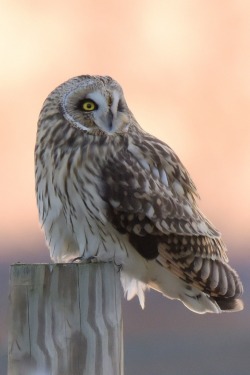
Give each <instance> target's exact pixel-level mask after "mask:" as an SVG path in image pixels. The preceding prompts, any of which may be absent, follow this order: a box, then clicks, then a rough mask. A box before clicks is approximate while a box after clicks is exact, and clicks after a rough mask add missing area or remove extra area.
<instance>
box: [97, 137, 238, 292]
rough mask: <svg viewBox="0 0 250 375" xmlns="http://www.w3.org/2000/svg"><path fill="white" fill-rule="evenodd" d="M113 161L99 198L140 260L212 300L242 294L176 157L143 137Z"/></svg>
mask: <svg viewBox="0 0 250 375" xmlns="http://www.w3.org/2000/svg"><path fill="white" fill-rule="evenodd" d="M112 158H113V160H111V161H110V162H109V163H107V165H106V167H105V168H104V169H103V176H102V177H103V181H105V182H104V188H103V192H102V195H103V199H104V200H105V201H106V202H107V203H108V215H109V219H110V221H111V222H112V224H113V225H114V227H115V228H116V229H117V230H119V231H120V232H121V233H126V234H128V238H129V241H130V242H131V244H132V245H133V246H134V247H135V249H136V250H137V251H138V252H139V253H140V254H141V255H142V256H143V257H144V258H146V259H156V260H157V261H158V262H159V263H160V264H162V265H163V266H164V267H166V268H168V269H170V270H171V271H172V272H173V273H174V274H175V275H176V276H178V277H180V278H181V279H183V280H184V281H186V282H188V283H189V282H192V285H195V286H197V288H199V289H201V290H203V291H205V292H207V293H209V294H210V295H211V296H212V295H213V293H214V295H215V296H218V295H223V296H227V297H231V296H235V293H236V292H237V293H238V294H240V293H241V292H242V287H241V284H240V281H239V280H238V276H237V274H236V272H235V271H233V270H232V269H231V267H230V266H228V265H227V264H226V262H227V256H226V248H225V246H224V244H223V242H222V240H221V238H220V234H219V233H218V231H217V230H216V229H215V228H214V226H213V225H212V224H211V223H210V222H209V221H208V220H207V219H206V218H205V217H204V215H203V214H202V213H201V212H200V211H199V209H198V207H197V205H196V203H195V195H197V193H196V189H195V186H194V184H193V182H192V180H191V178H190V176H189V174H188V172H187V170H186V169H185V168H184V166H183V165H182V164H181V162H180V160H179V159H178V157H177V156H176V155H175V153H174V152H173V151H172V150H171V149H170V148H169V147H168V146H167V145H165V144H164V143H162V142H160V141H159V140H157V139H155V138H153V137H152V136H150V135H145V136H144V137H143V141H141V142H140V141H139V140H138V141H137V143H134V141H130V142H128V144H127V147H124V148H121V149H120V150H117V152H116V154H115V155H114V154H113V156H112ZM114 158H115V160H114ZM237 293H236V294H237Z"/></svg>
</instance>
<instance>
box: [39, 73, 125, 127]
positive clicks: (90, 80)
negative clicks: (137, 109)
mask: <svg viewBox="0 0 250 375" xmlns="http://www.w3.org/2000/svg"><path fill="white" fill-rule="evenodd" d="M51 100H52V101H53V103H54V105H55V101H56V102H57V103H56V104H57V105H58V106H59V110H60V112H61V114H62V116H63V117H64V119H65V120H66V121H67V122H68V123H69V124H70V125H71V126H73V127H75V128H78V129H80V130H82V131H84V132H88V133H93V134H95V133H96V132H100V131H101V132H103V133H106V134H113V133H124V132H127V131H128V128H129V124H130V120H131V116H132V114H131V112H130V111H129V109H128V106H127V103H126V101H125V98H124V95H123V91H122V88H121V86H120V85H119V84H118V83H117V82H116V81H114V80H113V79H112V78H111V77H108V76H103V77H102V76H89V75H84V76H79V77H75V78H71V79H70V80H68V81H66V82H65V83H63V84H62V85H60V86H59V87H57V88H56V89H55V90H54V91H53V92H52V93H51V94H50V96H49V97H48V101H50V103H51ZM45 106H46V102H45Z"/></svg>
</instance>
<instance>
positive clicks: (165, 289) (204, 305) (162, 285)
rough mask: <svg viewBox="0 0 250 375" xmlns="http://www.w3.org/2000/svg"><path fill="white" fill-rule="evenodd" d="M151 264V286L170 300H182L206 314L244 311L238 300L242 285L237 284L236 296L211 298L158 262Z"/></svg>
mask: <svg viewBox="0 0 250 375" xmlns="http://www.w3.org/2000/svg"><path fill="white" fill-rule="evenodd" d="M149 263H150V267H149V270H150V280H151V281H150V282H149V286H150V287H151V288H153V289H155V290H158V291H159V292H161V293H162V294H164V295H165V296H166V297H168V298H171V299H178V300H180V301H181V302H182V303H183V304H184V305H185V306H186V307H187V308H188V309H190V310H192V311H193V312H196V313H198V314H204V313H207V312H210V313H220V312H222V311H240V310H242V309H243V302H242V301H241V300H240V299H238V298H237V297H239V295H240V292H242V286H241V283H237V284H236V285H237V288H236V290H237V292H238V293H236V294H235V295H234V296H221V295H220V296H211V295H210V294H209V293H207V292H205V291H202V290H200V289H199V288H197V286H196V285H192V284H191V283H187V282H185V281H183V280H181V279H180V278H179V277H177V276H175V275H174V274H173V273H172V272H170V271H169V270H168V269H166V268H165V267H163V266H162V265H161V264H159V263H158V262H157V261H150V262H149ZM237 281H238V280H237Z"/></svg>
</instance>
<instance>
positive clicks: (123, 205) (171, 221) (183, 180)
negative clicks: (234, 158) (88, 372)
mask: <svg viewBox="0 0 250 375" xmlns="http://www.w3.org/2000/svg"><path fill="white" fill-rule="evenodd" d="M35 159H36V193H37V202H38V208H39V215H40V221H41V223H42V226H43V229H44V231H45V235H46V239H47V243H48V246H49V248H50V254H51V258H52V259H53V260H54V261H55V262H67V261H72V260H73V259H74V258H76V257H82V260H87V259H93V257H94V259H96V260H97V261H104V262H105V261H114V262H115V263H116V264H118V265H120V266H121V282H122V285H123V287H124V290H125V293H126V294H127V297H128V299H130V298H132V297H133V296H134V295H135V294H138V297H139V299H140V302H141V305H142V306H144V290H145V289H146V288H147V287H151V288H154V289H156V290H158V291H160V292H162V293H163V294H164V295H165V296H167V297H169V298H171V299H179V300H181V301H182V302H183V303H184V304H185V305H186V306H187V307H188V308H189V309H191V310H193V311H195V312H198V313H205V312H220V311H223V310H225V311H238V310H241V309H242V308H243V304H242V302H241V300H240V299H239V297H240V296H241V294H242V284H241V282H240V280H239V277H238V275H237V273H236V272H235V271H234V270H233V269H232V268H231V267H230V266H229V265H228V263H227V255H226V248H225V245H224V243H223V242H222V240H221V237H220V233H219V232H218V231H217V230H216V229H215V228H214V226H213V225H212V224H211V223H210V222H209V221H208V220H207V219H206V218H205V216H204V215H203V214H202V213H201V212H200V211H199V209H198V207H197V204H196V197H197V191H196V188H195V186H194V184H193V182H192V180H191V178H190V176H189V174H188V172H187V170H186V169H185V167H184V166H183V165H182V163H181V162H180V160H179V158H178V157H177V156H176V154H175V153H174V152H173V150H172V149H171V148H170V147H169V146H167V145H166V144H165V143H163V142H162V141H160V140H158V139H157V138H155V137H153V136H152V135H150V134H148V133H146V132H144V131H143V130H142V129H141V127H140V126H139V125H138V123H137V122H136V120H135V118H134V116H133V114H132V113H131V112H130V110H129V108H128V106H127V104H126V101H125V99H124V96H123V92H122V89H121V87H120V86H119V84H118V83H117V82H116V81H114V80H113V79H112V78H110V77H101V76H80V77H76V78H72V79H70V80H69V81H67V82H65V83H63V84H62V85H61V86H59V87H58V88H56V89H55V90H54V91H53V92H52V93H51V94H50V95H49V96H48V98H47V99H46V101H45V103H44V105H43V108H42V111H41V114H40V118H39V123H38V132H37V142H36V149H35Z"/></svg>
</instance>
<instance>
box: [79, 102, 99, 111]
mask: <svg viewBox="0 0 250 375" xmlns="http://www.w3.org/2000/svg"><path fill="white" fill-rule="evenodd" d="M97 108H98V106H97V104H96V103H95V102H93V100H91V99H84V100H83V101H82V109H83V110H84V111H86V112H91V111H94V110H95V109H97Z"/></svg>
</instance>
